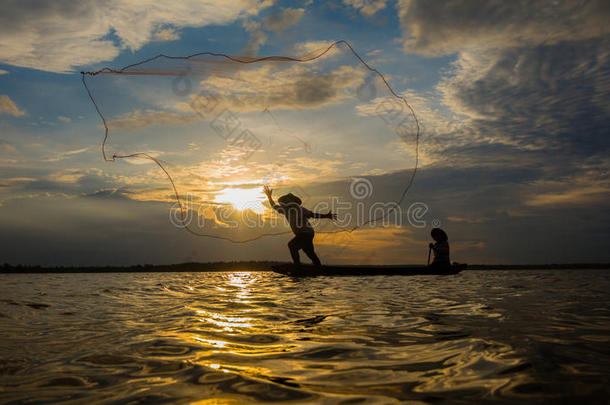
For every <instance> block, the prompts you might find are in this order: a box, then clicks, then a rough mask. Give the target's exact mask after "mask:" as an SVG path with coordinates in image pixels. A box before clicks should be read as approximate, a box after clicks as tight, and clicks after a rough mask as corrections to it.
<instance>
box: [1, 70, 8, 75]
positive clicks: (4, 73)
mask: <svg viewBox="0 0 610 405" xmlns="http://www.w3.org/2000/svg"><path fill="white" fill-rule="evenodd" d="M8 74H9V71H8V70H4V69H0V75H8Z"/></svg>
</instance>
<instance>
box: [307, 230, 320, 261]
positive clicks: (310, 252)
mask: <svg viewBox="0 0 610 405" xmlns="http://www.w3.org/2000/svg"><path fill="white" fill-rule="evenodd" d="M303 252H305V254H306V255H307V256H308V257H309V258H310V259H311V262H312V263H313V264H314V265H316V266H318V267H320V266H321V265H322V263H320V258H319V257H318V255H317V254H316V252H315V251H314V249H313V235H311V237H309V235H307V236H306V237H304V238H303Z"/></svg>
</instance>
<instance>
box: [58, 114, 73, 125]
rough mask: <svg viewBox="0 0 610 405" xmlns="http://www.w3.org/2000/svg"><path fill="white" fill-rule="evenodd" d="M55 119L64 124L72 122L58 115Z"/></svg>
mask: <svg viewBox="0 0 610 405" xmlns="http://www.w3.org/2000/svg"><path fill="white" fill-rule="evenodd" d="M57 119H58V120H59V121H61V122H65V123H66V124H67V123H70V122H72V119H71V118H68V117H64V116H63V115H59V116H58V117H57Z"/></svg>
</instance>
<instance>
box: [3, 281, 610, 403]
mask: <svg viewBox="0 0 610 405" xmlns="http://www.w3.org/2000/svg"><path fill="white" fill-rule="evenodd" d="M0 277H1V278H2V280H1V282H2V284H1V285H2V287H1V291H0V292H1V297H2V299H0V402H7V403H23V402H28V401H29V402H32V401H33V402H36V403H56V402H65V403H80V402H90V401H95V402H99V403H116V402H119V403H192V402H197V401H201V402H200V403H210V404H212V403H214V404H222V403H227V404H228V403H247V402H263V403H269V402H277V403H282V402H293V403H295V402H296V403H345V404H347V403H361V402H366V403H382V404H387V403H401V402H405V401H411V402H413V403H429V402H439V401H448V402H486V401H492V400H495V401H500V402H514V403H523V402H529V401H533V400H535V401H541V400H542V401H545V402H555V401H558V400H561V401H564V402H565V401H574V402H577V401H580V402H582V401H588V402H593V403H595V402H599V403H605V402H606V400H607V399H608V398H609V396H610V395H609V389H608V388H607V387H608V384H607V375H610V349H608V347H609V346H608V343H609V340H610V339H609V338H608V336H610V333H609V332H610V322H609V321H610V310H609V309H608V308H609V307H610V306H609V305H608V304H609V303H610V297H609V296H608V294H607V291H608V287H610V276H609V275H608V273H606V272H602V271H589V272H582V271H581V272H577V271H518V272H510V271H468V272H464V273H462V274H460V275H458V276H452V277H435V276H433V277H387V276H379V277H367V278H358V277H355V278H333V277H317V278H313V279H306V280H297V279H292V278H289V277H283V276H280V275H276V274H272V273H260V272H233V273H151V274H143V273H141V274H120V273H117V274H55V275H44V274H39V275H1V276H0ZM26 281H27V282H26ZM205 401H209V402H205Z"/></svg>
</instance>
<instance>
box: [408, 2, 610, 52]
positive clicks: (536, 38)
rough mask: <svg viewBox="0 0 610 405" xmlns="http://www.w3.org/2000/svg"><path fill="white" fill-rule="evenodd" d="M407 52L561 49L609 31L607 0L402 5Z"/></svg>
mask: <svg viewBox="0 0 610 405" xmlns="http://www.w3.org/2000/svg"><path fill="white" fill-rule="evenodd" d="M398 10H399V18H400V24H401V27H402V30H403V32H404V45H405V50H406V51H408V52H416V53H419V54H422V55H443V54H450V53H455V52H460V51H463V50H476V49H479V50H480V49H483V48H484V49H491V48H506V47H509V46H517V47H518V46H524V45H536V44H545V45H552V44H558V43H560V42H561V41H574V40H584V39H590V38H595V37H599V36H601V35H605V34H608V33H609V32H610V26H609V25H608V24H607V22H608V19H609V18H610V7H608V5H607V2H606V1H604V0H597V1H588V2H572V1H562V2H555V1H539V2H534V3H532V2H530V1H527V0H515V1H502V0H492V1H476V0H457V1H451V2H441V3H434V4H432V3H430V2H429V1H426V0H400V1H399V3H398Z"/></svg>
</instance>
